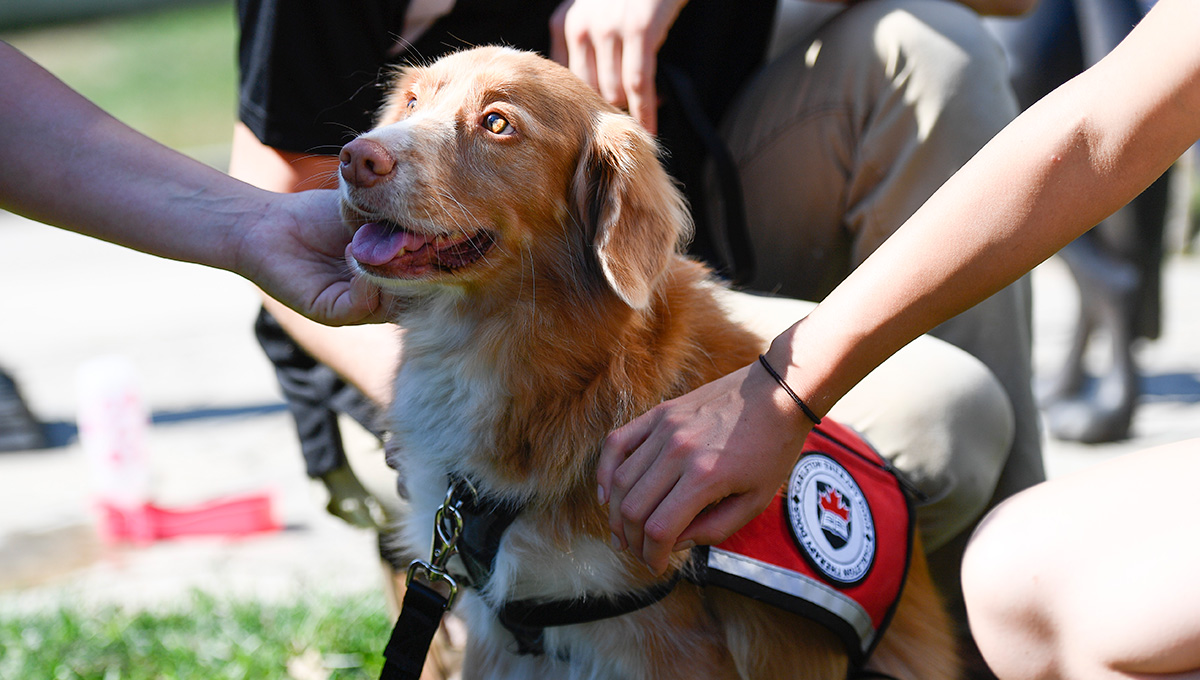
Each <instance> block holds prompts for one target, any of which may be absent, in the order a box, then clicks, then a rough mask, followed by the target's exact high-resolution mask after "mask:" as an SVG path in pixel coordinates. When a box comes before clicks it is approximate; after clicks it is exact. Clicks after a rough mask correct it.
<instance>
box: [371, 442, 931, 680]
mask: <svg viewBox="0 0 1200 680" xmlns="http://www.w3.org/2000/svg"><path fill="white" fill-rule="evenodd" d="M906 490H907V491H910V492H912V493H913V494H915V495H919V492H917V491H915V489H913V488H912V487H911V485H909V484H908V483H907V482H905V481H904V480H903V478H902V477H900V476H899V475H898V473H897V472H896V471H895V470H894V469H893V468H892V467H891V466H890V465H889V464H888V463H887V461H886V460H884V459H883V458H881V457H880V456H879V455H878V454H877V453H876V452H875V451H874V450H873V449H871V447H870V446H869V445H868V444H867V443H866V442H865V441H864V440H863V439H862V438H861V437H859V436H858V435H857V434H856V433H854V432H853V431H852V430H849V429H848V428H845V427H843V426H841V425H838V424H837V423H834V422H832V421H829V420H828V419H826V420H825V422H824V424H823V425H821V426H819V427H816V428H814V429H813V431H812V433H811V434H810V435H809V437H808V439H806V440H805V444H804V449H803V452H802V453H801V456H800V458H799V460H798V461H797V463H796V466H795V467H794V468H793V470H792V475H791V477H790V478H789V481H788V485H787V486H785V487H784V488H783V489H781V491H780V493H779V494H777V495H776V497H775V499H774V500H773V501H772V503H771V504H770V505H769V506H768V508H767V510H766V511H764V512H763V513H762V514H761V515H759V517H758V518H756V519H755V520H752V521H751V523H750V524H748V525H747V526H746V527H744V528H743V529H741V530H739V531H738V532H737V533H735V534H734V535H733V536H731V537H730V538H729V539H727V540H726V541H724V542H723V543H721V544H720V545H717V546H712V547H709V546H702V547H699V548H696V549H694V550H693V553H692V562H691V564H690V565H688V566H687V567H685V568H684V569H681V570H679V571H677V572H676V573H675V574H674V575H673V576H672V577H671V578H669V579H667V580H665V581H662V582H659V583H656V584H653V585H650V586H648V587H646V588H642V589H639V590H635V591H631V592H626V593H621V594H618V595H609V594H604V595H595V596H593V595H585V596H582V597H579V598H574V599H561V600H549V601H547V600H534V599H527V600H513V601H508V602H505V603H503V604H502V605H501V606H500V610H499V612H498V614H497V616H498V619H499V621H500V623H501V625H503V626H504V627H505V628H506V629H507V630H508V631H509V632H510V633H512V635H513V637H514V638H515V639H516V643H517V649H516V650H515V651H516V652H517V653H519V654H544V653H545V645H544V642H543V637H544V636H543V634H544V631H545V629H546V628H548V627H551V626H565V625H573V624H579V623H588V622H591V621H599V620H601V619H606V618H612V617H616V616H621V615H623V614H628V613H630V612H633V611H636V610H638V609H641V608H643V607H647V606H649V605H652V604H654V603H656V602H658V601H659V600H661V599H663V598H664V597H666V596H667V595H668V594H669V593H670V592H671V590H672V589H673V588H674V587H675V586H676V585H677V584H678V582H679V581H680V579H681V578H683V577H684V572H687V578H689V580H691V581H694V582H696V583H698V584H700V585H711V586H718V587H722V588H727V589H730V590H733V591H735V592H738V593H740V594H743V595H746V596H748V597H751V598H754V599H757V600H760V601H763V602H766V603H768V604H771V605H774V606H777V607H780V608H782V609H785V610H788V611H791V612H793V613H797V614H800V615H802V616H805V617H808V618H811V619H813V620H815V621H817V622H818V623H821V624H823V625H825V626H826V627H828V628H829V629H830V630H832V631H833V632H834V633H836V634H837V635H838V636H839V637H840V638H841V639H842V641H843V642H844V644H845V646H846V651H847V653H848V654H849V656H850V659H851V673H850V677H852V678H869V677H886V676H882V675H878V674H875V675H873V674H871V673H870V672H868V671H864V670H863V668H862V666H863V664H864V663H865V661H866V659H867V657H868V656H869V655H870V653H871V651H872V650H873V649H874V647H875V645H876V644H877V643H878V641H879V639H880V637H881V636H882V635H883V632H884V630H885V629H886V627H887V624H888V623H889V622H890V619H891V616H892V614H893V613H894V612H895V608H896V605H897V604H898V602H899V599H900V592H901V589H902V587H903V584H904V581H905V578H906V575H907V573H908V565H909V559H910V555H911V548H912V536H913V529H914V521H913V511H912V501H911V498H910V495H909V494H907V493H905V491H906ZM520 512H521V509H520V508H519V507H514V506H512V505H511V504H506V503H503V502H499V501H496V500H493V499H488V498H486V497H483V496H481V495H480V494H479V493H478V491H477V490H476V488H475V486H474V485H472V484H471V483H470V482H469V481H468V480H466V479H464V478H461V477H455V478H452V479H451V483H450V488H449V490H448V491H447V493H446V500H445V501H444V502H443V504H442V506H441V508H439V509H438V511H437V514H436V516H435V520H434V538H433V547H432V550H431V560H430V561H429V562H425V561H423V560H415V561H413V563H412V564H411V565H410V566H409V569H408V578H407V583H408V589H407V592H406V593H405V596H404V602H403V605H402V607H401V612H400V618H399V620H398V621H397V622H396V627H395V629H394V630H393V631H392V636H391V639H390V640H389V642H388V645H387V648H386V649H385V651H384V657H385V663H384V667H383V671H382V673H381V675H380V678H381V680H417V679H418V678H419V676H420V674H421V668H422V666H423V664H424V661H425V656H426V654H427V653H428V651H429V646H430V644H431V642H432V640H433V636H434V634H435V633H436V632H437V628H438V625H439V624H440V622H441V618H442V614H443V613H444V612H445V611H446V610H447V609H449V608H450V607H451V606H452V605H453V603H454V600H455V598H456V597H457V594H458V590H459V588H460V587H468V588H475V589H477V590H478V589H480V588H482V587H483V586H484V585H485V584H486V583H487V581H488V579H489V578H490V577H491V574H492V571H493V569H494V567H495V561H496V556H497V554H498V553H499V549H500V541H501V539H502V538H503V536H504V532H505V531H506V530H507V529H508V527H509V526H511V525H512V523H513V521H515V520H516V518H517V516H518V515H519V514H520ZM789 536H790V538H789ZM453 555H458V556H459V558H460V559H461V561H462V564H463V568H464V570H465V572H466V573H465V575H463V576H460V577H455V576H451V574H450V573H449V571H448V569H447V563H448V561H449V559H450V557H451V556H453ZM438 584H445V586H446V587H447V588H448V591H449V592H448V594H446V595H443V594H441V592H439V590H438V587H437V586H438Z"/></svg>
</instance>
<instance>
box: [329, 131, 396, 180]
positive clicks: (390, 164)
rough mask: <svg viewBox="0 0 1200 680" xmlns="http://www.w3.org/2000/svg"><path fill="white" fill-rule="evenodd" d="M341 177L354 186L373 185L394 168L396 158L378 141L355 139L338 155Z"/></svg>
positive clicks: (389, 173)
mask: <svg viewBox="0 0 1200 680" xmlns="http://www.w3.org/2000/svg"><path fill="white" fill-rule="evenodd" d="M338 159H339V160H340V161H341V168H340V171H341V173H342V178H343V179H345V180H346V182H348V183H349V184H350V185H352V186H356V187H373V186H375V184H376V183H377V182H380V181H382V180H383V179H385V178H387V177H388V176H389V175H391V174H392V172H393V171H394V170H395V169H396V159H395V158H394V157H392V154H390V153H388V150H387V149H385V148H383V145H382V144H380V143H379V142H374V141H371V140H369V139H362V138H361V137H360V138H359V139H356V140H354V141H352V142H350V143H349V144H347V145H346V146H344V147H342V153H341V154H340V155H339V156H338Z"/></svg>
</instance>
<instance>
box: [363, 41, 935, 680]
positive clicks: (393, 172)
mask: <svg viewBox="0 0 1200 680" xmlns="http://www.w3.org/2000/svg"><path fill="white" fill-rule="evenodd" d="M341 160H342V165H341V178H342V192H343V201H344V204H343V212H344V215H345V217H346V219H347V221H348V222H351V223H353V224H354V225H356V226H357V232H356V233H355V236H354V240H353V243H352V245H351V253H352V255H353V258H352V259H353V260H354V266H355V267H356V268H357V269H358V270H360V272H361V273H363V274H365V275H366V276H368V277H370V278H371V279H373V280H374V281H376V282H378V283H380V284H381V285H383V286H385V287H386V288H387V289H388V290H390V291H392V292H393V293H396V294H397V295H399V296H401V297H402V298H403V299H404V304H403V309H402V310H401V311H400V312H398V318H397V319H396V320H397V322H398V323H399V324H400V325H402V326H403V327H404V328H405V329H406V334H405V336H404V347H403V359H402V363H401V366H400V369H399V373H398V376H397V380H396V393H395V401H394V406H393V408H392V413H391V418H390V422H389V428H390V431H391V436H392V438H391V441H390V443H389V445H388V450H389V454H388V455H389V462H390V463H391V464H392V465H393V467H396V468H397V469H399V470H400V472H401V475H402V478H403V479H404V480H405V484H406V486H407V489H408V493H409V496H410V501H411V512H410V514H409V516H408V518H407V520H406V522H405V524H404V526H403V527H402V528H401V534H402V537H403V538H402V542H403V543H404V544H405V545H406V547H407V549H408V550H410V551H411V552H412V553H413V554H416V555H422V554H425V555H427V554H428V550H429V545H430V540H431V534H432V527H433V522H434V514H435V511H436V510H437V508H438V507H439V506H441V504H442V502H443V498H444V496H445V494H446V490H447V486H448V484H449V481H448V480H449V479H452V478H453V479H466V480H470V481H471V483H472V484H473V485H474V486H475V488H476V490H477V491H478V493H479V494H480V496H482V497H486V498H487V499H489V502H492V503H495V504H498V505H500V506H503V507H507V508H519V513H518V514H517V515H516V517H515V520H513V522H512V524H511V525H509V526H508V528H507V529H506V530H505V531H504V533H503V537H502V539H500V541H499V544H498V546H497V551H496V553H495V555H494V562H493V563H492V565H491V570H490V573H489V575H488V577H487V579H486V581H485V582H483V583H477V584H475V586H476V587H475V589H473V590H472V591H470V592H469V594H467V595H466V596H464V597H462V599H461V600H460V604H459V606H458V610H459V611H460V613H461V614H462V616H463V617H464V619H465V620H466V621H467V625H468V628H469V641H468V649H467V653H466V659H465V662H464V677H488V678H647V679H654V680H665V679H668V678H688V679H695V678H825V679H831V680H832V679H835V678H836V679H839V680H840V679H841V678H845V677H846V672H847V671H846V668H847V658H846V654H845V652H844V648H843V647H842V644H841V642H840V641H839V640H838V639H837V638H835V637H834V636H833V635H832V634H831V633H829V632H828V631H827V630H825V629H824V628H822V627H820V626H818V625H816V624H814V623H812V622H810V621H809V620H807V619H804V618H801V617H798V616H796V615H793V614H790V613H787V612H784V611H783V610H780V609H776V608H774V607H771V606H768V605H765V604H762V603H759V602H756V601H754V600H751V599H749V598H745V597H741V596H737V595H733V594H731V593H729V592H727V591H723V590H721V589H718V588H705V587H701V586H698V585H695V584H693V583H690V582H688V581H686V580H684V581H682V582H680V583H678V584H677V585H676V586H675V587H674V589H673V590H672V591H671V592H670V594H668V595H666V596H665V597H664V598H663V599H661V600H660V601H658V602H657V603H655V604H653V605H651V606H648V607H645V608H642V609H638V610H636V611H633V612H631V613H628V614H624V615H622V616H618V617H615V618H607V619H603V620H599V621H594V622H590V623H581V624H574V625H563V626H554V627H550V628H546V629H545V631H544V634H543V637H542V639H541V640H540V641H539V644H540V645H541V650H540V651H541V652H542V653H540V654H533V655H529V654H517V653H515V652H516V650H517V647H518V645H517V644H516V640H515V639H514V637H513V636H512V634H511V633H510V632H509V630H508V629H506V628H505V627H503V626H502V625H501V624H500V622H499V621H498V618H497V613H498V610H499V609H500V608H501V607H502V606H503V605H504V603H508V602H512V601H516V600H520V601H537V600H573V599H575V598H581V597H595V596H601V597H603V596H605V595H608V594H618V593H628V592H631V591H632V592H637V591H639V590H641V589H645V588H650V587H653V586H654V585H655V584H656V583H658V582H660V577H657V576H655V575H654V574H652V573H651V572H650V571H649V569H648V568H646V567H645V566H644V565H643V564H641V563H640V562H638V561H637V560H635V559H634V558H632V557H630V556H629V555H628V554H627V553H617V552H614V551H613V550H612V549H611V548H610V547H609V530H608V526H607V513H606V511H605V510H604V509H603V508H602V507H600V506H599V505H598V504H597V501H596V493H595V489H596V474H595V473H596V469H595V468H596V461H597V457H598V454H599V449H600V445H601V443H602V441H603V440H604V438H605V436H606V435H607V433H608V432H609V431H611V430H612V429H613V428H615V427H616V426H618V425H620V424H622V423H624V422H626V421H627V420H629V419H630V418H632V417H634V416H636V415H638V414H640V413H642V412H644V411H645V410H647V409H649V408H650V407H652V406H654V405H655V404H658V403H659V402H661V401H663V400H664V399H668V398H672V397H675V396H678V395H680V394H683V393H684V392H686V391H688V390H691V389H693V388H696V387H699V386H700V385H701V384H703V383H705V382H708V381H711V380H713V379H716V378H718V377H720V376H722V375H724V374H726V373H729V372H731V371H733V370H735V369H737V368H740V367H742V366H745V365H746V364H748V363H750V362H752V361H754V360H755V358H756V356H757V355H758V353H759V352H761V351H763V349H764V344H763V340H762V338H760V337H758V336H756V335H754V334H752V333H750V332H749V331H747V330H746V329H744V328H743V327H741V326H739V325H737V324H735V323H734V322H732V321H731V320H730V319H729V318H728V316H727V315H726V314H725V313H724V312H723V311H722V308H721V305H720V304H718V300H717V296H718V294H719V288H718V286H717V284H715V283H714V282H713V281H712V280H711V279H710V273H709V271H708V270H707V269H706V268H705V267H703V266H702V265H700V264H698V263H696V262H694V261H691V260H689V259H687V258H685V257H684V256H682V255H680V254H679V252H678V247H679V244H680V242H681V240H683V239H685V238H686V237H687V236H688V232H689V229H690V220H689V216H688V211H687V208H686V206H685V204H684V201H683V199H682V197H681V195H680V193H679V191H678V190H677V189H676V187H675V186H673V184H672V182H671V180H670V179H669V178H668V176H667V175H666V173H665V172H664V170H663V168H662V167H661V165H660V163H659V160H658V157H657V147H656V145H655V143H654V141H653V140H652V138H651V137H650V136H649V135H648V134H647V133H646V132H644V131H643V130H642V129H641V128H640V127H639V126H638V125H637V124H636V123H635V122H634V121H633V120H632V119H631V118H630V117H628V116H627V115H625V114H623V113H621V112H619V111H617V110H616V109H614V108H613V107H611V106H609V105H607V104H605V103H604V102H603V101H602V100H601V99H600V98H599V97H598V96H597V95H596V94H595V93H593V92H592V91H591V90H590V89H588V88H587V87H586V86H585V85H584V84H583V83H582V82H581V81H579V80H578V79H576V78H575V77H574V76H572V75H571V73H570V72H569V71H567V70H566V69H564V68H562V67H560V66H558V65H557V64H554V63H552V62H550V61H548V60H545V59H542V58H540V57H538V56H536V55H533V54H530V53H525V52H519V51H516V50H512V49H506V48H480V49H474V50H468V51H464V52H459V53H457V54H453V55H451V56H448V57H445V58H443V59H441V60H439V61H437V62H435V63H433V64H431V65H429V66H426V67H421V68H413V69H410V70H407V71H405V72H404V73H403V74H401V75H400V77H399V78H398V80H397V81H396V83H395V86H394V90H393V91H392V93H391V95H390V98H389V100H388V103H387V104H386V106H385V107H384V110H383V111H382V112H381V114H380V118H379V124H378V126H377V127H376V128H375V129H374V130H372V131H370V132H368V133H366V134H364V135H362V136H361V137H359V138H358V139H356V140H354V141H353V142H351V143H350V144H348V145H347V146H346V147H345V149H344V150H343V152H342V157H341ZM358 225H361V226H358ZM916 553H917V556H916V558H915V559H914V563H913V566H912V569H911V570H910V574H909V577H908V582H907V584H906V587H905V590H904V595H903V598H902V600H901V603H900V605H899V608H898V610H897V612H896V615H895V617H894V619H893V621H892V624H891V627H890V629H889V632H888V634H887V635H886V636H885V637H884V639H883V640H882V642H881V644H880V645H879V646H878V648H877V650H876V651H875V653H874V655H873V657H872V662H871V667H873V668H878V669H881V670H884V671H886V672H888V673H891V674H892V675H894V676H896V677H899V678H911V679H917V678H920V679H921V680H929V679H934V680H940V679H947V680H948V679H949V678H953V677H955V676H956V672H957V671H956V668H957V663H956V661H955V656H954V651H953V644H954V643H953V639H952V636H951V634H950V633H949V632H948V624H947V620H946V617H945V615H944V613H943V612H942V610H941V605H940V603H939V600H938V598H937V596H936V594H935V593H934V591H933V586H932V585H931V583H930V580H929V577H928V573H927V570H926V568H925V565H924V560H923V558H921V557H920V550H919V548H918V549H917V550H916ZM687 559H688V554H687V552H681V553H679V554H677V555H675V556H673V559H672V571H678V570H679V569H682V568H685V563H686V562H687Z"/></svg>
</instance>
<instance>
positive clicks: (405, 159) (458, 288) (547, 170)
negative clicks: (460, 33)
mask: <svg viewBox="0 0 1200 680" xmlns="http://www.w3.org/2000/svg"><path fill="white" fill-rule="evenodd" d="M340 175H341V190H342V202H343V215H344V217H345V218H346V220H347V222H348V223H350V224H352V225H353V226H354V227H355V228H356V232H355V234H354V239H353V243H352V245H351V253H352V260H353V262H352V264H353V265H354V266H355V267H356V268H357V269H358V270H359V271H360V272H361V273H363V274H365V275H366V276H368V277H370V278H371V279H373V280H374V281H376V282H377V283H380V284H381V285H383V286H384V287H386V288H389V289H392V290H395V291H398V292H404V291H408V292H409V293H415V294H418V295H420V294H425V293H434V294H438V293H439V292H444V291H452V292H454V293H455V294H474V293H478V292H481V291H483V292H489V293H491V294H499V295H513V296H516V295H520V294H521V292H522V289H523V288H525V287H528V286H532V285H535V284H537V283H542V282H552V284H551V285H561V286H563V287H564V288H571V289H573V290H579V291H585V292H586V291H593V292H595V291H611V292H612V293H615V294H616V295H617V296H618V297H619V298H620V299H621V300H623V301H624V302H625V303H626V304H628V305H629V306H630V307H633V308H635V309H639V308H643V307H645V306H646V305H647V304H648V303H649V301H650V299H651V295H652V291H653V288H654V285H655V282H656V281H657V279H658V278H659V277H660V276H661V275H662V273H663V271H664V269H665V268H666V266H667V262H668V260H669V258H670V257H671V255H672V253H673V252H674V250H675V248H677V247H678V244H679V242H680V241H681V240H682V239H683V238H685V237H686V235H687V233H688V231H689V229H690V218H689V217H688V212H687V209H686V206H685V205H684V202H683V199H682V197H681V195H680V193H679V191H678V190H677V189H676V187H675V186H674V185H673V183H672V182H671V180H670V179H669V178H668V176H667V174H666V173H665V171H664V170H663V169H662V167H661V165H660V163H659V160H658V149H657V146H656V144H655V143H654V140H653V139H652V138H651V137H650V136H649V135H648V134H647V133H646V132H645V131H644V130H643V129H642V128H641V127H640V126H639V125H638V124H637V123H636V122H635V121H634V120H633V119H632V118H630V117H629V116H627V115H625V114H623V113H621V112H619V111H617V110H616V109H614V108H613V107H611V106H609V105H607V104H606V103H604V102H603V101H602V100H601V99H600V97H599V96H597V95H596V94H595V93H594V92H592V91H591V90H590V89H589V88H588V87H587V86H586V85H585V84H584V83H583V82H582V81H580V80H579V79H577V78H575V77H574V76H573V75H572V74H571V73H570V72H569V71H568V70H566V69H565V68H563V67H561V66H559V65H558V64H555V63H553V62H551V61H549V60H546V59H543V58H541V57H539V56H537V55H534V54H531V53H528V52H520V51H517V50H513V49H508V48H498V47H485V48H478V49H472V50H467V51H463V52H459V53H456V54H452V55H450V56H447V57H445V58H443V59H440V60H438V61H437V62H434V63H433V64H432V65H429V66H426V67H420V68H412V69H408V70H405V71H404V72H402V73H401V74H400V75H399V77H398V78H397V80H396V82H395V84H394V87H393V89H392V91H391V94H390V96H389V99H388V100H387V102H386V104H385V106H384V108H383V110H382V111H381V113H380V115H379V120H378V125H377V126H376V127H375V129H373V130H371V131H370V132H368V133H366V134H364V135H362V136H360V137H358V138H357V139H355V140H354V141H352V142H350V143H349V144H347V145H346V146H345V148H344V149H343V150H342V153H341V167H340Z"/></svg>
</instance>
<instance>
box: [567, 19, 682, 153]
mask: <svg viewBox="0 0 1200 680" xmlns="http://www.w3.org/2000/svg"><path fill="white" fill-rule="evenodd" d="M686 3H687V0H619V1H618V2H616V3H614V2H613V0H565V2H563V3H562V4H561V5H559V6H558V9H556V10H555V11H554V14H553V15H552V16H551V17H550V56H551V58H553V59H554V60H555V61H557V62H558V63H560V64H563V65H564V66H567V67H568V68H570V69H571V71H572V72H574V73H575V75H577V76H579V77H580V78H582V79H583V81H584V82H586V83H587V84H588V85H590V86H591V87H592V89H594V90H596V91H597V92H599V93H600V96H602V97H604V99H605V100H607V101H608V102H609V103H611V104H613V105H614V106H617V107H619V108H624V109H626V110H628V111H629V113H630V115H632V116H633V117H634V118H635V119H637V121H638V122H639V123H641V124H642V125H643V126H644V127H645V128H646V129H647V130H648V131H649V132H650V133H651V134H654V133H655V132H656V131H657V127H658V94H657V91H656V89H655V87H654V76H655V73H656V67H657V59H658V50H659V48H660V47H662V45H663V42H665V41H666V39H667V31H669V30H670V28H671V26H672V24H674V23H675V19H676V18H677V17H678V16H679V12H680V10H682V9H683V6H684V5H685V4H686Z"/></svg>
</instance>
